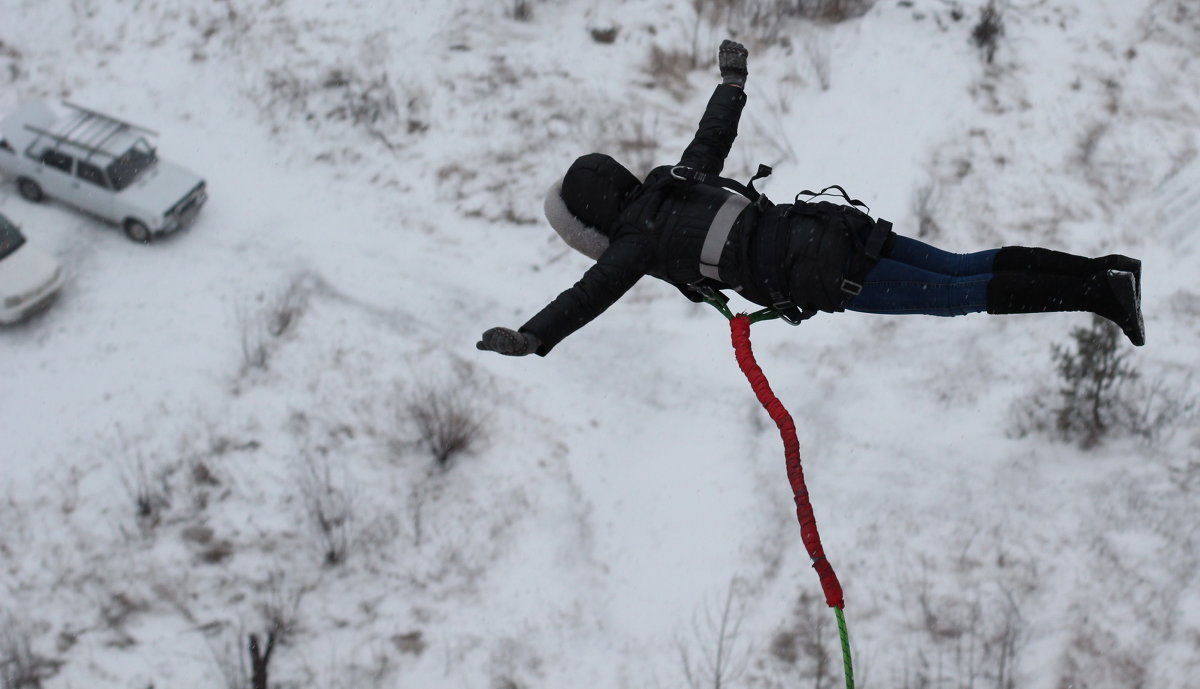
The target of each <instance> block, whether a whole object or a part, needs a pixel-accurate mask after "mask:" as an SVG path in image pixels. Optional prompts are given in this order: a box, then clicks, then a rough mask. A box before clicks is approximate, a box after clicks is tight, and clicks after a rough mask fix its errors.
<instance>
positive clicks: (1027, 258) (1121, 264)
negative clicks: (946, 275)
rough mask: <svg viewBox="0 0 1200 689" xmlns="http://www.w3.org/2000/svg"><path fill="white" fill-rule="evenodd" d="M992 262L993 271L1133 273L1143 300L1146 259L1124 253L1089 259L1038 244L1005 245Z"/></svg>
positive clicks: (1137, 289)
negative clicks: (1123, 254) (1143, 265)
mask: <svg viewBox="0 0 1200 689" xmlns="http://www.w3.org/2000/svg"><path fill="white" fill-rule="evenodd" d="M992 261H993V262H992V272H995V273H1004V272H1009V271H1018V272H1020V271H1026V272H1034V273H1052V274H1054V275H1073V276H1075V277H1081V278H1083V277H1087V276H1089V275H1092V274H1094V273H1099V272H1102V271H1108V270H1119V271H1124V272H1126V273H1133V279H1134V288H1135V290H1136V292H1137V298H1138V301H1139V302H1140V301H1141V299H1142V262H1141V261H1139V260H1137V259H1136V258H1130V257H1128V256H1122V255H1121V254H1109V255H1107V256H1101V257H1100V258H1087V257H1084V256H1076V255H1075V254H1068V253H1066V252H1063V251H1055V250H1053V249H1043V248H1041V247H1035V246H1005V247H1001V249H1000V250H999V251H997V252H996V257H995V258H994V259H993V260H992Z"/></svg>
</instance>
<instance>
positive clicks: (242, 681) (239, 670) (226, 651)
mask: <svg viewBox="0 0 1200 689" xmlns="http://www.w3.org/2000/svg"><path fill="white" fill-rule="evenodd" d="M241 638H242V633H241V631H238V632H237V633H236V634H234V636H233V638H232V639H229V638H226V639H225V641H224V643H223V644H222V646H221V647H220V648H217V647H216V646H214V645H213V643H212V642H209V644H208V649H209V652H210V653H212V657H213V662H214V663H215V664H216V666H217V672H218V673H220V675H221V686H222V687H223V689H248V688H249V687H250V668H249V666H248V665H247V664H246V656H244V655H242V644H241Z"/></svg>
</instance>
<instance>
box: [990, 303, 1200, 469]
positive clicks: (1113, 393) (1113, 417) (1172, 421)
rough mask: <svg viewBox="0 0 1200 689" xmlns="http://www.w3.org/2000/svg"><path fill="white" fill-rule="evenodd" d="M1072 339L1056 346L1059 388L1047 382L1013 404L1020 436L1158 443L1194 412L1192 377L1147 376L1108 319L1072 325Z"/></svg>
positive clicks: (1091, 443) (1087, 443) (1085, 444)
mask: <svg viewBox="0 0 1200 689" xmlns="http://www.w3.org/2000/svg"><path fill="white" fill-rule="evenodd" d="M1071 339H1072V343H1071V345H1069V346H1064V345H1060V344H1056V345H1054V346H1053V349H1052V356H1053V359H1054V363H1055V368H1056V371H1057V374H1058V381H1057V387H1056V388H1054V389H1049V388H1045V387H1043V388H1041V389H1039V390H1038V391H1037V392H1035V393H1034V394H1033V395H1031V396H1029V397H1028V398H1026V399H1024V400H1021V401H1020V402H1018V403H1017V404H1016V405H1015V406H1014V409H1013V416H1014V425H1015V431H1016V433H1017V435H1021V436H1023V435H1026V434H1028V433H1031V432H1042V433H1048V434H1050V435H1053V436H1055V437H1057V438H1059V439H1060V440H1063V441H1067V442H1077V443H1079V445H1080V447H1082V448H1084V449H1090V448H1093V447H1096V446H1097V445H1099V444H1100V443H1102V442H1103V441H1104V440H1106V439H1108V438H1110V437H1114V436H1121V435H1124V436H1134V437H1138V438H1141V439H1143V440H1145V441H1146V442H1148V443H1155V442H1158V441H1160V440H1162V439H1164V438H1166V437H1167V436H1169V435H1170V434H1171V433H1172V432H1173V431H1174V430H1175V429H1176V428H1177V427H1179V425H1180V424H1181V423H1183V422H1184V421H1185V420H1187V419H1189V418H1191V417H1192V416H1193V415H1194V413H1195V411H1196V408H1197V403H1196V400H1195V398H1194V396H1192V394H1191V393H1189V392H1188V390H1189V389H1190V387H1191V379H1190V378H1189V377H1188V376H1187V375H1186V374H1184V375H1179V374H1176V373H1173V372H1166V373H1163V375H1162V376H1161V377H1155V378H1154V379H1153V380H1150V381H1147V380H1146V379H1145V378H1144V377H1143V375H1142V372H1141V371H1139V370H1137V369H1136V368H1134V366H1133V365H1132V364H1131V363H1129V361H1128V358H1129V354H1130V350H1129V349H1128V348H1125V347H1124V346H1123V344H1122V343H1123V342H1124V338H1123V336H1122V335H1121V331H1120V330H1119V329H1117V328H1116V327H1115V326H1113V325H1112V324H1111V323H1109V322H1108V321H1106V320H1104V319H1102V318H1100V317H1098V316H1097V317H1094V318H1093V320H1092V324H1091V326H1090V327H1087V328H1075V329H1074V330H1072V331H1071Z"/></svg>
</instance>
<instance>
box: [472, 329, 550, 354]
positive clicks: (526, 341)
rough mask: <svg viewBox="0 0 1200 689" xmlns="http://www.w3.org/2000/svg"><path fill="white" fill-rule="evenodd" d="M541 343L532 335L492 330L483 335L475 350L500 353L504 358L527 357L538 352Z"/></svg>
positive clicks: (508, 330)
mask: <svg viewBox="0 0 1200 689" xmlns="http://www.w3.org/2000/svg"><path fill="white" fill-rule="evenodd" d="M540 344H541V341H540V340H538V339H537V337H536V336H534V335H532V334H530V333H519V332H517V331H516V330H510V329H508V328H491V329H490V330H488V331H486V332H485V333H483V337H481V338H480V339H479V342H476V343H475V349H482V350H483V351H485V352H498V353H500V354H503V355H504V356H525V355H526V354H533V353H534V352H536V351H537V348H538V345H540Z"/></svg>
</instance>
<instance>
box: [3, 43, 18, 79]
mask: <svg viewBox="0 0 1200 689" xmlns="http://www.w3.org/2000/svg"><path fill="white" fill-rule="evenodd" d="M3 62H8V69H7V71H8V80H9V81H10V82H16V80H17V77H19V76H21V51H19V50H17V49H16V48H14V47H12V46H9V45H5V44H4V41H0V64H2V63H3Z"/></svg>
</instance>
